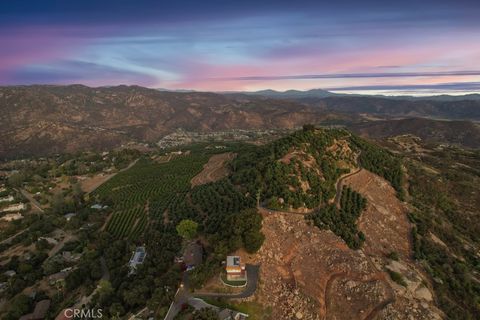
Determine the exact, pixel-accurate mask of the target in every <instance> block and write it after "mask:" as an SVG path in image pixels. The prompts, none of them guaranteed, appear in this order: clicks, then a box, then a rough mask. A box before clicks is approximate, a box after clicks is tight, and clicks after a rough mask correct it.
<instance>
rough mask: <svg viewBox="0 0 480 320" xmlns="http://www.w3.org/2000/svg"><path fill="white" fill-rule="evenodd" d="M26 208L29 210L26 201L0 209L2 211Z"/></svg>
mask: <svg viewBox="0 0 480 320" xmlns="http://www.w3.org/2000/svg"><path fill="white" fill-rule="evenodd" d="M24 210H27V205H26V204H25V203H15V204H11V205H9V206H7V207H5V208H2V209H0V211H2V212H14V211H24Z"/></svg>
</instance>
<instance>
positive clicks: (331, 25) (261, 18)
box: [0, 0, 480, 95]
mask: <svg viewBox="0 0 480 320" xmlns="http://www.w3.org/2000/svg"><path fill="white" fill-rule="evenodd" d="M479 16H480V2H478V1H471V0H460V1H455V2H453V1H446V0H438V1H435V0H425V1H422V2H421V3H420V2H419V1H411V0H407V1H401V2H395V3H387V1H354V0H350V1H345V0H340V1H335V2H334V3H330V2H326V3H321V2H320V1H295V2H291V1H271V0H268V1H262V3H261V4H259V3H257V1H250V0H247V1H241V2H240V1H237V2H228V1H205V2H199V1H175V2H159V1H153V0H148V1H135V2H134V1H124V0H117V1H112V0H106V1H92V0H85V1H53V0H47V1H33V0H31V1H17V2H3V3H1V4H0V43H1V47H0V85H18V84H72V83H82V84H85V85H89V86H103V85H116V84H136V85H142V86H147V87H154V88H166V89H193V90H204V91H244V90H249V91H253V90H262V89H274V90H288V89H298V90H308V89H312V88H322V89H326V90H331V91H334V92H344V93H364V94H369V93H371V94H375V93H384V94H402V95H403V94H412V95H425V94H466V93H474V92H480V63H479V61H480V19H478V17H479Z"/></svg>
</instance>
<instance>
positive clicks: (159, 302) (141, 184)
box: [94, 148, 264, 316]
mask: <svg viewBox="0 0 480 320" xmlns="http://www.w3.org/2000/svg"><path fill="white" fill-rule="evenodd" d="M212 152H214V151H207V150H205V149H204V148H197V149H195V151H193V152H192V153H191V154H190V155H187V156H178V157H176V158H173V159H172V160H170V161H169V162H166V163H156V162H153V161H151V160H149V159H141V160H139V161H138V162H137V163H136V164H135V165H134V166H133V167H132V168H130V169H129V170H127V171H124V172H121V173H119V174H118V175H117V176H115V177H114V178H112V179H111V180H109V181H108V182H107V183H105V184H104V185H102V186H101V187H100V188H98V189H97V190H96V192H95V195H94V196H95V197H96V198H97V199H98V201H100V202H101V203H102V204H108V205H110V206H111V207H112V208H113V209H114V213H113V218H112V219H111V220H110V223H109V225H108V228H107V231H108V232H109V235H108V236H107V235H105V236H102V238H101V239H99V240H97V242H98V246H99V247H100V248H101V249H100V250H101V251H103V252H104V253H103V254H104V255H105V256H106V258H107V259H106V260H107V265H108V267H109V270H110V272H111V279H112V280H111V286H112V293H111V294H110V295H109V296H108V297H104V298H102V299H99V300H98V301H97V303H98V305H99V306H101V307H103V308H104V309H105V310H108V312H107V314H109V315H111V316H113V315H115V314H120V315H122V314H124V313H125V312H126V311H128V310H132V309H135V308H137V307H139V306H141V305H144V304H145V301H148V304H149V306H150V307H152V309H153V310H157V311H158V313H159V314H164V313H165V312H166V307H168V304H169V303H170V301H171V299H172V298H173V294H174V291H175V288H176V287H177V286H178V284H179V281H180V278H181V269H180V267H179V266H178V265H176V264H174V260H175V259H174V258H175V257H176V256H179V255H181V249H182V238H185V239H192V238H194V237H195V236H196V235H197V233H198V235H199V236H201V237H202V239H204V240H203V244H204V246H205V261H204V263H203V264H202V265H200V266H198V267H197V268H196V269H195V270H194V271H193V272H190V273H191V275H190V283H191V286H193V287H198V286H201V285H203V283H204V282H205V281H206V280H207V279H208V278H210V277H211V276H213V275H214V274H215V273H217V272H218V270H219V268H221V263H222V261H223V260H224V259H225V256H226V255H227V254H229V253H231V252H232V251H235V250H236V249H238V248H240V247H244V248H245V249H246V250H247V251H248V252H255V251H256V250H258V249H259V248H260V246H261V244H262V242H263V239H264V237H263V235H262V234H261V232H260V228H261V221H262V219H261V216H260V215H259V214H258V212H257V211H256V209H255V204H256V203H255V199H254V198H253V197H251V196H246V195H244V194H243V193H241V192H240V191H239V189H238V188H237V186H235V185H234V184H233V183H232V182H231V181H230V179H228V178H226V179H222V180H220V181H217V182H213V183H208V184H204V185H200V186H196V187H194V188H191V186H190V180H191V179H192V178H193V176H195V175H196V174H197V173H198V172H200V170H201V169H202V166H203V164H204V163H206V161H207V160H208V158H209V157H210V156H211V154H212ZM144 216H146V217H147V218H146V219H147V220H148V223H145V227H144V229H143V230H141V231H138V230H137V231H136V229H137V227H138V225H139V223H137V222H135V221H137V220H138V221H141V220H139V219H140V218H141V217H144ZM134 226H135V227H134ZM107 239H109V240H107ZM109 242H113V244H114V245H111V244H110V245H107V244H108V243H109ZM131 243H138V244H145V246H146V249H147V258H146V260H145V263H144V264H143V265H142V266H140V267H139V268H138V269H137V272H136V273H135V274H134V275H132V276H130V277H126V274H127V273H128V269H127V267H126V265H127V259H128V253H127V252H128V248H129V247H130V246H129V244H131ZM152 283H157V284H158V285H157V286H152V285H151V284H152ZM119 306H121V307H122V308H120V307H119Z"/></svg>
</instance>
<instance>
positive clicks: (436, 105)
mask: <svg viewBox="0 0 480 320" xmlns="http://www.w3.org/2000/svg"><path fill="white" fill-rule="evenodd" d="M290 100H291V101H297V102H299V103H302V104H305V105H310V106H314V107H317V108H320V109H322V110H324V111H329V112H341V113H356V114H362V113H366V114H371V115H378V116H390V117H426V118H440V119H452V120H453V119H456V120H480V100H469V99H465V100H445V101H443V100H439V99H437V100H423V99H414V100H412V99H410V98H402V97H399V98H393V97H392V98H386V97H375V96H333V97H322V98H317V97H300V98H291V99H290Z"/></svg>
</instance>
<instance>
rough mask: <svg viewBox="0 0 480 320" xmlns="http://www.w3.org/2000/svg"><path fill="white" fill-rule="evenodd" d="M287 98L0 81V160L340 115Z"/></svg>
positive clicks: (280, 125)
mask: <svg viewBox="0 0 480 320" xmlns="http://www.w3.org/2000/svg"><path fill="white" fill-rule="evenodd" d="M342 117H345V116H341V115H340V116H339V115H334V114H329V113H326V112H324V111H323V110H320V109H318V108H315V107H311V106H306V105H301V104H299V103H297V102H292V101H286V100H273V99H263V98H262V99H260V98H257V97H253V96H247V95H241V96H240V97H236V98H233V97H228V96H225V95H220V94H215V93H205V92H161V91H158V90H154V89H148V88H143V87H138V86H116V87H101V88H90V87H86V86H83V85H70V86H43V85H42V86H39V85H37V86H14V87H0V136H1V137H2V139H1V140H0V158H2V157H21V156H26V155H32V154H34V155H41V154H51V153H61V152H75V151H78V150H85V149H97V150H98V149H105V148H111V147H114V146H119V145H121V144H123V143H127V142H131V141H138V142H156V141H158V140H159V139H160V138H161V137H163V136H165V135H167V134H168V133H171V132H173V131H175V130H176V129H177V128H183V129H186V130H188V131H218V130H228V129H237V128H238V129H252V128H255V129H268V128H294V127H297V126H301V125H302V124H304V123H308V122H320V121H324V120H328V119H336V118H342Z"/></svg>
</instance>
